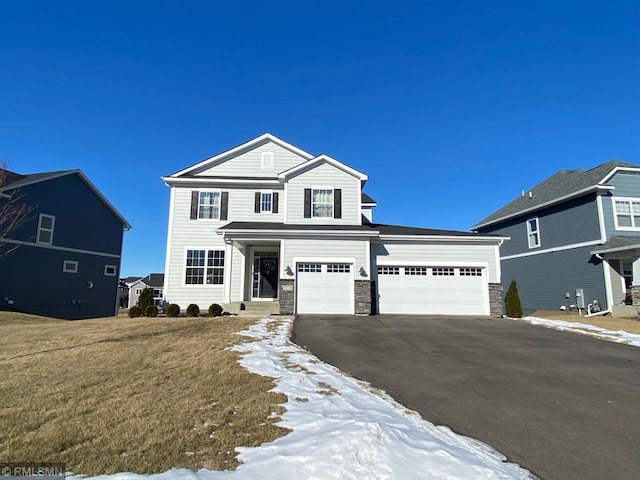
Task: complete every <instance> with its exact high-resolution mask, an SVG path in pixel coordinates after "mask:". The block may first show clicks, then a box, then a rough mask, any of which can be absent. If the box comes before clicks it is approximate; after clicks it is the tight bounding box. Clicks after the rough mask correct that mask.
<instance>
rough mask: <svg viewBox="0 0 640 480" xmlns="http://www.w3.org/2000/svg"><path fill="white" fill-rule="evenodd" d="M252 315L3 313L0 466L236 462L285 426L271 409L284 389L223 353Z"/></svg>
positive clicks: (211, 465) (84, 469)
mask: <svg viewBox="0 0 640 480" xmlns="http://www.w3.org/2000/svg"><path fill="white" fill-rule="evenodd" d="M255 321H256V319H247V318H237V317H230V318H229V317H223V318H216V319H211V318H200V319H194V318H177V319H163V318H156V319H152V318H137V319H129V318H122V317H118V318H105V319H95V320H84V321H75V322H69V321H64V320H52V319H47V318H41V317H34V316H28V315H21V314H16V313H6V312H0V462H9V461H14V462H16V461H19V462H45V461H46V462H62V463H64V464H65V465H66V468H67V470H69V471H73V472H75V473H83V474H87V475H95V474H100V473H117V472H126V471H129V472H137V473H157V472H163V471H166V470H168V469H169V468H171V467H184V468H189V469H192V470H197V469H200V468H208V469H214V470H227V469H233V468H235V467H236V466H237V465H238V462H237V460H236V459H235V451H234V449H235V447H237V446H257V445H260V444H261V443H263V442H267V441H271V440H274V439H276V438H278V437H280V436H282V435H284V434H286V433H287V430H285V429H282V428H279V427H276V426H274V422H276V421H277V420H278V419H277V415H272V414H273V413H274V412H275V413H276V414H281V413H282V412H283V407H281V406H280V404H282V403H284V402H285V401H286V397H285V396H284V395H282V394H275V393H269V390H270V389H271V388H272V387H273V383H272V381H271V380H270V379H268V378H265V377H262V376H259V375H255V374H250V373H248V372H247V371H246V370H245V369H243V368H242V367H240V365H239V364H238V363H237V359H238V355H237V354H236V353H235V352H232V351H229V350H225V348H226V347H228V346H230V345H232V344H234V343H239V342H240V341H243V340H248V339H242V338H241V337H239V336H237V335H235V332H238V331H240V330H243V329H245V328H246V327H248V326H249V325H250V324H252V323H254V322H255Z"/></svg>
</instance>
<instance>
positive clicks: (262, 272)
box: [164, 133, 504, 315]
mask: <svg viewBox="0 0 640 480" xmlns="http://www.w3.org/2000/svg"><path fill="white" fill-rule="evenodd" d="M367 180H368V177H367V175H366V174H364V173H362V172H359V171H357V170H355V169H353V168H351V167H349V166H348V165H346V164H344V163H342V162H340V161H338V160H336V159H334V158H332V157H330V156H328V155H313V154H310V153H308V152H305V151H303V150H301V149H299V148H297V147H295V146H293V145H291V144H289V143H287V142H285V141H283V140H281V139H279V138H277V137H275V136H274V135H271V134H268V133H266V134H264V135H261V136H259V137H257V138H254V139H253V140H250V141H248V142H245V143H243V144H241V145H238V146H236V147H234V148H231V149H230V150H227V151H225V152H222V153H220V154H218V155H215V156H213V157H211V158H209V159H207V160H204V161H202V162H200V163H197V164H195V165H192V166H190V167H187V168H185V169H183V170H181V171H179V172H176V173H174V174H172V175H169V176H166V177H164V181H165V183H166V184H167V185H168V186H169V187H170V188H171V196H170V204H169V212H170V213H169V228H168V237H167V256H166V267H165V274H166V279H165V291H164V294H165V298H166V300H167V301H168V302H171V303H177V304H178V305H180V306H181V307H183V308H184V307H185V306H186V305H188V304H190V303H194V304H198V305H199V306H200V308H201V309H203V308H204V309H206V308H207V307H208V306H209V305H210V304H212V303H214V302H216V303H220V304H222V305H223V306H224V308H225V309H227V310H229V311H232V310H234V309H235V310H238V311H239V310H241V309H243V308H244V309H245V310H246V311H249V310H253V309H254V308H259V309H260V310H261V311H262V309H263V308H267V307H268V308H269V309H270V311H271V312H280V313H282V314H295V313H344V314H371V313H375V312H379V313H412V314H425V313H433V314H473V315H499V314H500V313H501V311H502V301H501V290H500V289H501V287H500V269H499V264H498V252H499V245H500V244H501V243H502V241H503V240H504V238H502V237H500V236H496V235H479V234H476V233H471V232H459V231H448V230H435V229H429V228H418V227H405V226H398V225H385V224H378V223H373V214H372V210H373V208H374V207H375V206H376V205H377V204H376V202H375V201H374V200H373V199H372V198H371V197H369V196H368V195H366V194H365V193H364V192H363V187H364V185H365V183H366V182H367ZM425 198H426V201H431V200H430V199H429V198H428V195H427V196H426V197H425ZM435 201H437V199H435ZM407 207H408V208H420V206H419V205H414V206H407Z"/></svg>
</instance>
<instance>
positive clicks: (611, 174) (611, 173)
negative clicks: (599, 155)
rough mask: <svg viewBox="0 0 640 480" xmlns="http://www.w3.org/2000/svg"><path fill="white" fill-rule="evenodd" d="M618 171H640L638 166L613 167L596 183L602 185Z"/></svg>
mask: <svg viewBox="0 0 640 480" xmlns="http://www.w3.org/2000/svg"><path fill="white" fill-rule="evenodd" d="M618 172H640V168H634V167H615V168H614V169H613V170H611V171H610V172H609V173H607V174H606V175H605V176H604V178H603V179H602V180H600V181H599V182H598V185H603V184H605V183H606V182H608V181H609V180H610V179H611V177H613V176H614V175H615V174H616V173H618Z"/></svg>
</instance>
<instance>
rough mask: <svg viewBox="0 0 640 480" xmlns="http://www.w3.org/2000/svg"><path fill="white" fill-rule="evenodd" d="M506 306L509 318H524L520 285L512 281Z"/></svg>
mask: <svg viewBox="0 0 640 480" xmlns="http://www.w3.org/2000/svg"><path fill="white" fill-rule="evenodd" d="M504 306H505V309H506V312H507V317H511V318H522V305H521V304H520V297H519V296H518V285H517V284H516V281H515V280H511V285H509V290H507V294H506V295H505V296H504Z"/></svg>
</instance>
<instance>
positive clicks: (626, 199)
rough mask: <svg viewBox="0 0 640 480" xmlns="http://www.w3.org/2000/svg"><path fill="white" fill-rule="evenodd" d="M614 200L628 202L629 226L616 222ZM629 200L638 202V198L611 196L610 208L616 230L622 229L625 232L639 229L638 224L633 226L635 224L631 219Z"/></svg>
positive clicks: (639, 199)
mask: <svg viewBox="0 0 640 480" xmlns="http://www.w3.org/2000/svg"><path fill="white" fill-rule="evenodd" d="M616 202H628V203H629V209H630V215H631V224H632V226H631V227H623V226H620V225H619V224H618V212H616ZM631 202H640V198H637V197H636V198H634V197H611V208H612V209H613V222H614V225H615V227H616V230H622V231H627V232H638V231H640V225H638V226H635V227H634V226H633V225H634V224H635V220H634V219H633V207H632V206H631Z"/></svg>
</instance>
